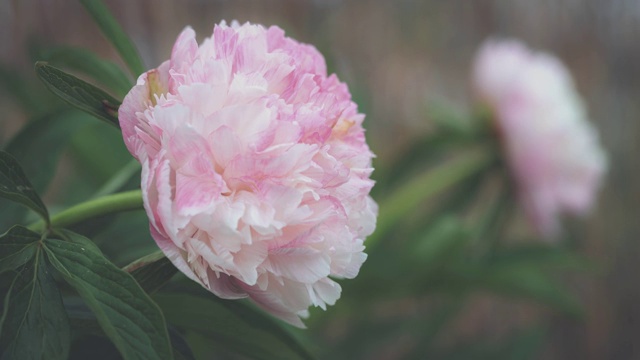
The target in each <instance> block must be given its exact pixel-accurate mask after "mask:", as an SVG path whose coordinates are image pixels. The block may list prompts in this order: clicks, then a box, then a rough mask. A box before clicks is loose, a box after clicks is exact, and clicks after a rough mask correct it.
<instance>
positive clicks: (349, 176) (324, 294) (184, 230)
mask: <svg viewBox="0 0 640 360" xmlns="http://www.w3.org/2000/svg"><path fill="white" fill-rule="evenodd" d="M195 36H196V35H195V32H194V31H193V30H192V29H191V28H186V29H185V30H184V31H183V32H182V34H181V35H180V36H179V37H178V40H177V41H176V43H175V45H174V47H173V51H172V54H171V58H170V59H169V60H168V61H166V62H164V63H163V64H162V65H161V66H160V67H158V68H157V69H153V70H150V71H148V72H147V73H145V74H143V75H141V76H140V78H139V79H138V82H137V85H136V86H135V87H134V88H133V89H132V90H131V91H130V93H129V94H128V95H127V97H126V98H125V99H124V102H123V104H122V106H121V108H120V112H119V118H120V123H121V126H122V129H123V136H124V140H125V143H126V145H127V148H128V149H129V151H130V152H131V153H132V155H133V156H134V157H136V158H137V159H138V160H139V161H140V163H141V164H142V165H143V172H142V193H143V198H144V203H145V209H146V211H147V214H148V215H149V220H150V221H149V223H150V228H151V234H152V236H153V238H154V239H155V240H156V242H157V243H158V245H159V247H160V248H161V249H162V250H163V251H164V252H165V254H166V255H167V257H168V258H169V259H170V260H171V261H172V262H173V263H174V264H175V265H176V267H177V268H178V269H180V270H181V271H182V272H183V273H185V275H186V276H188V277H189V278H191V279H193V280H194V281H197V282H199V283H200V284H201V285H202V286H204V287H205V288H207V289H209V290H210V291H212V292H213V293H215V294H216V295H218V296H220V297H222V298H227V299H238V298H243V297H249V298H250V299H252V300H253V301H255V302H256V303H257V304H258V305H259V306H261V307H262V308H264V309H265V310H267V311H269V312H271V313H272V314H274V315H275V316H278V317H280V318H282V319H284V320H285V321H288V322H290V323H292V324H294V325H297V326H302V325H303V324H302V322H301V320H300V316H304V315H305V314H306V312H307V309H308V307H309V306H312V305H313V306H319V307H321V308H323V309H324V308H326V305H332V304H334V303H335V301H336V300H337V299H338V298H339V297H340V286H339V285H338V284H337V283H335V282H334V281H333V280H331V278H332V277H333V278H353V277H355V276H356V275H357V273H358V270H359V269H360V266H361V265H362V263H363V262H364V260H365V259H366V254H364V252H363V251H364V245H363V243H364V239H365V238H366V236H367V235H369V234H371V233H372V232H373V230H374V228H375V222H376V215H377V205H376V204H375V202H374V201H373V200H372V199H371V197H370V196H369V192H370V190H371V188H372V186H373V181H372V180H371V179H370V177H369V176H370V174H371V172H372V168H371V159H372V157H373V154H372V153H371V151H370V150H369V148H368V146H367V144H366V142H365V137H364V130H363V128H362V121H363V119H364V116H363V115H361V114H359V113H358V112H357V107H356V105H355V104H354V103H353V102H352V101H351V96H350V94H349V91H348V89H347V87H346V85H344V84H342V83H340V81H339V80H338V78H337V77H336V76H335V75H332V76H327V73H326V65H325V63H324V59H323V57H322V56H321V55H320V53H318V51H317V50H316V49H315V48H314V47H312V46H309V45H305V44H300V43H298V42H296V41H295V40H292V39H290V38H287V37H285V35H284V32H283V31H282V30H281V29H279V28H277V27H271V28H268V29H265V28H264V27H262V26H259V25H251V24H244V25H239V24H237V23H233V24H231V26H228V25H227V24H225V23H224V22H223V23H222V24H220V25H217V26H215V28H214V30H213V35H212V36H211V37H210V38H207V39H205V40H204V41H203V42H202V43H201V44H200V45H198V43H197V41H196V37H195Z"/></svg>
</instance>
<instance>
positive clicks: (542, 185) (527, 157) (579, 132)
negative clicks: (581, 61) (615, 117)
mask: <svg viewBox="0 0 640 360" xmlns="http://www.w3.org/2000/svg"><path fill="white" fill-rule="evenodd" d="M474 81H475V87H476V89H477V91H478V93H479V95H480V96H481V98H482V100H483V101H484V102H485V103H486V104H487V105H488V106H489V108H490V109H491V111H492V113H493V118H494V121H495V126H496V127H497V129H498V132H499V133H500V136H501V140H502V143H503V148H504V151H505V153H506V158H507V162H508V164H509V166H510V168H511V172H512V175H513V177H514V179H515V181H516V183H517V188H518V192H519V195H520V199H521V203H522V205H523V207H524V209H525V212H526V213H527V216H528V217H529V219H530V221H531V223H532V224H533V225H534V227H535V228H536V230H537V231H538V232H539V233H540V235H542V236H545V237H554V236H556V235H558V233H559V231H560V221H559V216H560V215H561V214H562V213H571V214H576V215H579V214H584V213H586V212H587V211H588V210H589V209H590V208H591V206H592V204H593V203H594V201H595V197H596V192H597V190H598V188H599V187H600V185H601V182H602V178H603V175H604V173H605V171H606V168H607V161H606V156H605V154H604V152H603V150H602V149H601V147H600V144H599V141H598V134H597V133H596V131H595V129H594V128H593V127H592V126H591V125H590V124H589V122H588V120H587V115H586V111H585V107H584V105H583V103H582V101H581V99H580V97H579V95H578V94H577V92H576V89H575V87H574V84H573V81H572V79H571V75H570V74H569V72H568V71H567V69H566V68H565V67H564V66H563V64H562V63H561V62H560V61H559V60H558V59H557V58H555V57H554V56H552V55H549V54H546V53H540V52H533V51H531V50H529V49H528V48H527V47H526V46H525V45H523V44H522V43H520V42H517V41H509V40H506V41H499V40H489V41H487V42H486V43H485V44H484V45H483V46H482V47H481V48H480V50H479V52H478V54H477V55H476V59H475V67H474Z"/></svg>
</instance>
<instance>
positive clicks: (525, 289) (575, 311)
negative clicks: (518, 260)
mask: <svg viewBox="0 0 640 360" xmlns="http://www.w3.org/2000/svg"><path fill="white" fill-rule="evenodd" d="M544 270H545V269H544V268H541V267H539V266H536V265H531V264H496V265H492V266H489V268H487V269H486V270H484V271H483V273H482V275H480V276H479V278H478V279H477V282H476V284H475V286H477V287H479V288H483V289H487V290H489V291H492V292H494V293H497V294H500V295H503V296H508V297H517V298H524V299H529V300H533V301H537V302H540V303H544V304H548V305H551V306H553V307H555V308H557V309H559V310H562V311H564V312H566V313H567V314H569V315H572V316H576V317H579V316H581V315H582V308H581V306H580V303H579V302H578V301H577V300H576V299H575V298H574V296H573V295H572V294H571V293H569V291H568V290H567V289H566V288H565V287H564V286H562V285H561V284H560V283H559V282H558V281H557V280H556V279H555V278H554V277H553V276H551V275H550V274H547V273H546V272H545V271H544Z"/></svg>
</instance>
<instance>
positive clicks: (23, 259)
mask: <svg viewBox="0 0 640 360" xmlns="http://www.w3.org/2000/svg"><path fill="white" fill-rule="evenodd" d="M38 241H40V234H38V233H35V232H33V231H31V230H29V229H27V228H25V227H22V226H20V225H16V226H14V227H12V228H11V229H9V231H7V232H6V233H4V234H2V235H0V274H1V273H3V272H5V271H9V270H14V269H17V268H18V267H20V266H22V265H24V264H25V263H27V261H29V260H31V259H32V258H33V257H34V256H35V254H36V250H37V249H36V243H37V242H38Z"/></svg>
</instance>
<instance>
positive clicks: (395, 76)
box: [0, 0, 640, 359]
mask: <svg viewBox="0 0 640 360" xmlns="http://www.w3.org/2000/svg"><path fill="white" fill-rule="evenodd" d="M105 2H106V3H107V5H108V7H109V8H110V9H111V10H112V12H113V13H114V15H115V16H116V18H117V19H118V20H119V21H120V23H121V24H122V26H123V27H124V28H125V30H126V31H127V32H128V33H129V34H130V36H131V37H132V38H133V40H134V42H135V43H136V45H137V46H138V49H139V50H140V52H141V55H142V57H143V59H144V60H145V66H146V67H147V68H151V67H156V66H157V65H159V64H160V63H161V62H162V61H164V60H165V59H167V58H168V57H169V56H170V53H171V47H172V44H173V42H174V41H175V38H176V37H177V35H178V34H179V32H180V31H181V30H182V28H184V27H185V26H186V25H191V26H192V27H193V28H194V29H195V30H196V32H197V33H198V36H199V39H203V38H204V37H205V36H209V35H210V34H211V30H212V28H213V25H214V24H216V23H218V22H220V21H221V20H223V19H224V20H227V21H230V20H234V19H235V20H238V21H240V22H245V21H250V22H255V23H261V24H264V25H278V26H280V27H282V28H284V29H285V31H286V32H287V35H288V36H290V37H293V38H295V39H298V40H299V41H302V42H306V43H311V44H313V45H315V46H316V47H317V48H318V49H319V50H320V51H321V52H322V53H323V54H324V55H325V57H326V58H327V62H328V65H329V69H330V71H331V72H335V73H337V74H338V76H339V77H340V79H341V80H342V81H344V82H346V83H347V84H348V85H349V87H350V89H351V91H352V93H353V96H354V99H355V101H356V102H357V103H358V105H359V108H360V111H361V112H363V113H365V114H366V115H367V117H366V121H365V127H366V128H367V131H368V132H367V136H368V142H369V145H370V146H371V148H372V149H373V151H374V152H375V153H376V154H377V156H378V158H377V159H376V165H377V166H380V167H384V166H386V164H390V163H392V162H394V161H396V159H397V157H398V156H400V154H402V153H403V151H404V150H406V148H407V144H410V143H414V142H416V141H419V139H421V138H423V137H425V136H427V135H428V134H430V133H431V132H432V131H433V128H434V126H433V121H432V119H431V118H430V114H431V112H430V110H429V109H430V106H432V105H433V104H438V106H447V107H450V108H451V109H453V112H455V113H460V114H465V113H468V112H470V111H471V110H472V107H473V94H472V92H471V89H470V85H469V78H470V64H471V62H472V59H473V55H474V53H475V51H476V50H477V48H478V46H479V45H480V44H481V42H482V41H483V40H484V39H486V38H487V37H489V36H506V37H516V38H519V39H521V40H523V41H524V42H526V43H527V44H529V46H531V47H532V48H535V49H542V50H546V51H549V52H552V53H555V54H557V56H558V57H559V58H560V59H562V60H563V61H564V62H565V63H566V65H567V66H568V68H569V69H570V71H571V72H572V73H573V75H574V77H575V81H576V85H577V88H578V89H579V92H580V93H581V94H582V96H583V98H584V100H585V102H586V104H587V107H588V109H589V114H590V118H591V121H592V122H593V124H594V125H595V126H596V127H597V128H598V129H599V131H600V135H601V141H602V143H603V146H604V148H605V149H606V150H607V151H608V153H609V160H610V170H609V174H608V178H607V180H606V185H605V187H604V189H603V191H601V193H600V199H599V204H598V207H597V209H595V210H594V211H593V212H592V213H591V214H590V215H589V216H588V218H587V219H586V220H585V222H584V223H579V224H577V225H576V224H572V225H571V226H572V227H576V228H578V229H579V230H578V231H577V234H578V235H577V236H576V237H577V241H576V245H575V248H576V249H577V251H578V252H579V253H580V254H582V255H583V256H585V257H586V258H588V259H590V260H591V261H592V262H593V263H594V266H592V267H591V270H589V271H586V272H584V271H583V272H578V273H577V274H571V275H568V276H564V275H563V276H564V277H563V281H564V282H563V284H565V286H566V288H567V289H569V290H570V291H571V292H572V293H573V294H574V295H575V297H576V298H577V299H578V301H579V303H580V304H581V306H582V308H583V310H584V311H583V313H582V315H581V316H570V315H567V314H565V313H563V312H561V311H555V310H553V309H549V308H548V307H546V306H542V305H539V304H535V303H531V302H529V301H522V300H520V299H517V298H509V297H502V296H494V295H492V294H490V293H484V292H482V291H480V292H478V293H474V295H473V296H472V297H471V298H470V299H469V300H468V301H466V302H465V304H464V306H461V307H460V308H459V309H457V310H456V311H455V316H452V317H450V318H449V319H448V320H447V321H446V326H445V325H442V326H437V327H435V328H436V329H437V331H436V333H437V334H436V335H433V336H431V335H429V334H427V333H421V332H428V330H425V329H422V330H415V331H417V333H416V332H413V333H412V331H414V330H410V329H405V331H399V332H397V333H393V334H387V336H385V338H384V341H377V340H376V341H373V340H368V338H367V336H366V334H365V335H363V336H360V338H358V339H359V340H358V342H354V343H353V344H352V345H353V346H356V347H358V349H355V350H344V351H346V352H348V351H352V352H351V353H352V354H353V357H352V358H371V359H395V358H400V357H402V356H404V354H405V353H406V352H407V351H414V350H415V348H419V344H420V342H421V341H422V340H421V339H423V337H426V336H429V337H430V339H432V341H433V342H434V343H435V344H437V345H438V346H443V347H447V346H449V347H456V346H458V344H471V343H476V342H479V343H481V344H487V345H486V346H488V347H491V346H494V347H495V346H498V345H495V344H500V343H504V342H505V341H507V340H508V339H510V338H512V336H513V335H514V334H516V333H518V334H519V333H522V332H523V331H525V332H526V333H527V334H529V335H530V336H528V337H518V339H520V340H518V341H520V343H518V342H517V341H516V345H513V346H516V351H513V352H510V353H509V354H512V355H509V356H506V357H507V358H524V357H518V350H517V349H523V348H526V347H527V346H529V345H528V344H530V343H531V344H534V345H531V346H536V347H538V348H539V351H536V352H532V353H534V354H535V355H534V358H539V359H569V358H580V359H640V341H638V340H640V283H639V281H638V276H637V274H639V273H640V261H638V258H640V242H639V241H638V240H639V235H640V221H638V214H639V213H638V210H640V207H639V204H640V187H639V186H638V185H637V184H639V183H640V162H638V161H637V160H636V159H637V158H636V157H635V155H636V154H637V153H638V150H640V149H638V136H639V135H640V122H639V121H637V119H638V118H639V117H640V105H639V104H640V102H639V101H638V99H640V76H638V74H640V46H639V44H638V39H639V38H640V1H638V0H608V1H601V0H553V1H552V0H538V1H527V0H512V1H508V2H507V1H499V0H476V1H464V0H460V1H447V2H445V1H437V0H425V1H417V0H414V1H409V0H393V1H383V0H379V1H356V0H352V1H347V0H342V1H341V0H315V1H303V0H291V1H271V0H269V1H266V0H265V1H240V0H236V1H213V0H212V1H205V0H199V1H196V0H189V1H169V0H145V1H135V2H134V1H126V0H106V1H105ZM34 44H35V45H34ZM38 44H47V45H54V44H57V45H73V46H79V47H83V48H87V49H91V50H93V51H95V52H97V53H98V54H99V55H100V56H102V57H104V58H107V59H110V60H113V61H114V62H116V63H119V64H122V62H121V60H119V58H118V57H117V54H116V53H115V51H114V50H113V48H112V47H111V46H110V45H109V44H108V43H107V42H106V41H105V39H104V38H103V37H102V35H101V34H100V31H99V29H98V28H97V26H96V25H95V24H94V23H93V21H92V20H91V19H90V17H89V16H88V15H87V14H86V12H85V11H84V10H83V8H82V7H81V6H80V5H79V4H78V3H76V2H75V1H67V0H64V1H63V0H40V1H38V0H20V1H18V0H4V1H0V64H2V67H3V69H4V71H3V73H2V76H3V77H4V78H5V80H6V79H13V78H14V77H15V76H17V75H19V76H21V77H22V76H24V77H23V79H24V81H25V82H33V83H34V84H35V85H34V86H37V85H38V84H37V80H36V79H35V77H33V76H32V72H33V71H32V68H33V62H34V60H35V59H36V58H37V55H34V50H33V49H34V47H37V46H38ZM21 79H22V78H21ZM31 97H32V98H33V99H39V98H38V97H36V94H32V96H31ZM24 98H25V97H23V100H22V101H23V102H24V101H25V100H24ZM26 98H27V99H28V98H29V93H27V96H26ZM27 102H28V100H27ZM22 105H25V104H22ZM0 106H1V108H2V109H3V111H2V115H1V116H0V145H2V146H4V144H6V142H7V141H8V139H10V138H11V137H12V136H13V135H14V134H15V133H16V132H17V131H18V130H19V129H20V128H21V127H22V126H23V125H24V124H26V123H27V122H28V120H29V118H30V117H32V116H34V113H37V111H36V110H37V108H38V106H39V104H37V101H36V103H31V104H26V108H27V110H26V111H25V106H21V105H20V104H19V102H18V101H16V97H15V96H12V95H11V94H10V93H9V92H8V91H3V90H2V89H0ZM102 129H103V127H101V125H96V126H94V127H93V128H91V129H83V130H82V131H85V132H84V133H83V134H85V135H86V134H87V133H92V134H98V135H100V134H102V133H101V131H102ZM104 136H105V137H108V136H107V135H104ZM98 137H100V136H98ZM82 138H83V136H79V135H78V136H76V138H75V140H74V141H72V146H71V148H70V149H65V150H64V152H63V155H64V156H63V157H62V160H61V163H60V166H59V167H57V174H56V176H55V178H54V179H53V183H52V186H51V187H50V189H49V191H48V193H47V197H46V198H47V199H48V200H49V201H50V202H55V199H57V197H59V196H62V195H59V193H66V194H70V193H75V194H77V197H76V199H75V200H81V199H82V197H81V195H82V191H81V190H82V187H83V186H85V187H87V186H94V187H95V186H98V185H99V184H100V183H101V182H102V181H104V179H105V178H106V177H108V175H109V173H110V172H111V171H112V170H111V169H117V168H118V167H121V166H122V165H123V162H122V161H120V160H119V159H120V158H123V159H125V158H126V157H127V153H126V152H124V153H123V152H122V149H117V150H112V149H108V150H107V149H103V151H101V152H100V154H99V156H101V158H100V159H101V160H100V161H98V160H95V159H93V158H91V157H85V158H83V156H82V151H78V149H80V150H81V149H87V148H90V147H91V146H94V147H95V146H96V143H98V144H99V143H100V141H103V140H104V139H103V140H97V141H89V142H90V143H91V142H92V143H91V144H87V141H86V140H85V141H84V142H83V141H82ZM85 138H86V137H85ZM104 141H106V140H104ZM115 141H117V140H115ZM74 149H75V150H74ZM101 163H106V164H108V166H102V167H98V168H96V166H95V164H101ZM92 166H93V167H92ZM87 169H89V170H87ZM75 173H80V174H81V175H78V176H79V180H78V181H77V182H76V183H74V184H75V185H74V186H75V187H74V191H73V192H70V190H69V185H68V184H67V185H65V178H66V177H68V176H70V175H69V174H75ZM82 174H84V175H82ZM86 183H88V184H89V185H82V184H86ZM65 186H66V190H65ZM78 186H79V187H78ZM379 195H384V194H379ZM71 199H73V197H71ZM71 201H73V200H71ZM0 212H3V209H1V208H0ZM143 230H146V229H143ZM370 261H371V259H370ZM366 266H367V263H366V264H365V268H366ZM363 271H364V270H363ZM343 287H345V288H348V287H349V282H345V283H343ZM379 291H381V292H384V291H385V289H384V288H380V289H379ZM347 295H348V294H346V295H345V296H347ZM442 302H447V300H446V299H444V300H443V299H438V298H435V297H429V299H427V301H424V302H423V301H419V300H417V299H416V298H414V297H406V298H401V299H396V300H394V301H393V302H391V303H388V302H382V303H377V304H373V305H371V306H364V308H366V309H367V310H366V311H367V313H368V314H370V315H371V317H372V318H375V319H379V320H380V319H382V320H380V322H381V323H384V321H387V320H385V319H388V318H396V319H398V321H399V323H400V324H401V323H402V322H403V319H411V318H413V317H416V316H418V315H416V314H423V313H428V314H431V315H434V316H435V315H438V314H442V312H443V311H445V310H443V307H442V306H439V305H442V304H441V303H442ZM445 305H446V304H445ZM445 308H446V306H445ZM344 311H346V310H344ZM344 311H343V310H341V308H340V304H338V305H337V306H336V307H333V308H330V309H329V310H328V311H327V312H326V313H325V314H321V313H316V312H314V313H313V314H314V315H313V316H314V318H317V317H323V318H326V319H322V320H314V319H312V320H311V321H310V323H309V326H310V330H309V331H308V332H307V333H306V334H303V335H301V336H303V337H307V338H309V339H310V340H307V341H308V342H309V343H310V344H311V345H310V346H312V347H313V346H315V347H316V348H319V350H318V353H319V354H321V356H324V357H327V358H328V357H330V354H331V353H330V352H329V351H323V350H322V348H323V347H325V346H326V347H327V348H332V347H334V348H340V347H339V346H342V345H339V343H340V342H341V341H343V340H344V339H346V338H348V335H347V334H348V333H349V331H351V332H353V329H351V330H349V329H350V325H349V317H348V316H342V315H341V314H343V313H344ZM420 316H421V315H420ZM434 316H431V317H430V319H433V318H434ZM372 321H373V320H372ZM443 324H444V322H443ZM400 327H401V326H400ZM372 329H373V328H372ZM411 329H414V328H411ZM523 329H525V330H523ZM531 329H532V330H531ZM540 329H542V330H540ZM365 330H366V329H365ZM531 334H533V335H531ZM371 339H374V338H373V337H372V338H371ZM522 339H524V340H522ZM531 339H537V340H536V341H533V340H531ZM354 341H355V340H354ZM527 341H528V342H527ZM460 346H461V345H460ZM509 346H512V345H509ZM367 348H368V349H369V350H366V349H367ZM407 349H414V350H407ZM478 351H480V350H478ZM433 354H437V352H434V353H433ZM443 357H444V355H443ZM432 358H437V355H432Z"/></svg>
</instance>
